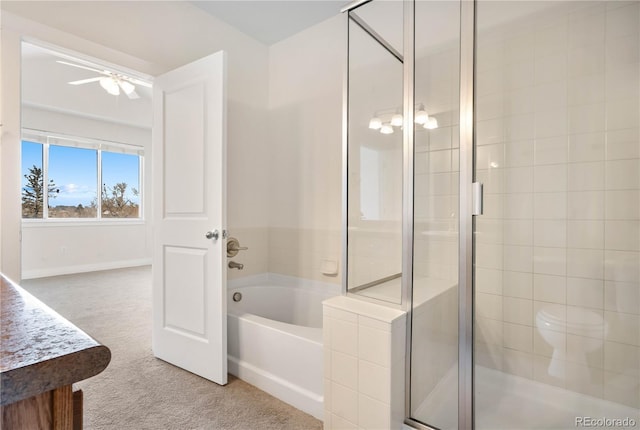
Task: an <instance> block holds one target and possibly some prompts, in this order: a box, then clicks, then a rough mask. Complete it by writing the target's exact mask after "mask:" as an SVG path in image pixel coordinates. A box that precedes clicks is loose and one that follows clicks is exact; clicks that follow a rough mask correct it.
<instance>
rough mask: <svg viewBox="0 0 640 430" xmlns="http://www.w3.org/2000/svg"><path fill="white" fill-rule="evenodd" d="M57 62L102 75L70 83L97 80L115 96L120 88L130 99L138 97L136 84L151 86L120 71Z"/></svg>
mask: <svg viewBox="0 0 640 430" xmlns="http://www.w3.org/2000/svg"><path fill="white" fill-rule="evenodd" d="M56 62H57V63H60V64H65V65H67V66H72V67H77V68H79V69H85V70H90V71H92V72H95V73H99V74H100V75H102V76H95V77H93V78H88V79H80V80H78V81H71V82H69V84H70V85H82V84H88V83H90V82H99V83H100V86H101V87H102V88H103V89H104V90H105V91H106V92H108V93H109V94H111V95H114V96H117V95H119V94H120V90H122V92H123V93H125V94H126V96H127V97H129V98H130V99H138V98H140V96H139V95H138V93H136V85H141V86H143V87H147V88H151V84H150V83H149V82H145V81H142V80H140V79H136V78H132V77H130V76H126V75H123V74H121V73H116V72H110V71H109V70H99V69H95V68H93V67H88V66H83V65H81V64H75V63H69V62H67V61H62V60H57V61H56Z"/></svg>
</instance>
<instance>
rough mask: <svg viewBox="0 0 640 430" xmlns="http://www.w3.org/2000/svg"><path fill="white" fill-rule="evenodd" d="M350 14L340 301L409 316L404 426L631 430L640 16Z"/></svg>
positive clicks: (534, 8)
mask: <svg viewBox="0 0 640 430" xmlns="http://www.w3.org/2000/svg"><path fill="white" fill-rule="evenodd" d="M347 12H348V15H349V19H348V23H349V31H348V35H349V42H348V58H349V61H348V79H347V82H348V85H347V91H346V92H345V106H346V109H345V130H344V133H345V142H346V145H345V180H346V191H347V192H346V209H345V215H344V220H345V224H346V225H345V227H346V231H347V235H346V239H345V244H344V246H345V250H346V255H347V270H346V274H345V277H346V279H345V285H347V292H348V293H349V294H356V295H358V296H360V297H363V298H364V299H366V300H382V301H385V302H388V303H389V304H390V305H391V306H397V307H401V308H402V309H404V310H406V311H408V312H409V313H410V327H409V336H408V337H407V383H406V387H407V389H406V390H407V392H406V417H407V420H406V421H407V423H408V424H410V425H412V426H414V427H418V428H435V429H456V428H460V429H469V428H476V429H500V428H502V429H530V428H531V429H533V428H545V429H565V428H566V429H569V428H580V427H598V426H600V427H601V428H605V427H607V426H608V427H613V426H617V427H621V428H640V136H639V130H640V2H637V1H631V2H623V1H566V2H563V1H553V2H549V1H532V2H527V1H519V2H502V1H488V0H477V1H475V2H471V1H462V2H456V1H419V0H418V1H415V2H414V1H383V0H373V1H361V2H357V3H354V4H352V5H351V6H350V7H348V8H347Z"/></svg>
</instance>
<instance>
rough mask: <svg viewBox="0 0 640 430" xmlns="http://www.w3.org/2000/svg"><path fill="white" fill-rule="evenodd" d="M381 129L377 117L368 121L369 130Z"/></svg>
mask: <svg viewBox="0 0 640 430" xmlns="http://www.w3.org/2000/svg"><path fill="white" fill-rule="evenodd" d="M380 127H382V121H381V120H380V118H378V117H373V118H371V119H370V120H369V128H370V129H372V130H377V129H379V128H380Z"/></svg>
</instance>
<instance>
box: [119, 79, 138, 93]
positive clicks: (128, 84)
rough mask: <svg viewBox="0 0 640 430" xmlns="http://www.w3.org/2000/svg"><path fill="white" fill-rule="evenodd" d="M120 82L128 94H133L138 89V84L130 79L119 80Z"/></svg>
mask: <svg viewBox="0 0 640 430" xmlns="http://www.w3.org/2000/svg"><path fill="white" fill-rule="evenodd" d="M118 84H119V85H120V88H122V91H124V93H125V94H126V95H129V94H131V93H132V92H134V91H135V89H136V86H135V85H133V84H132V83H131V82H128V81H118Z"/></svg>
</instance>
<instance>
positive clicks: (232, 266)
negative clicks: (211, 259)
mask: <svg viewBox="0 0 640 430" xmlns="http://www.w3.org/2000/svg"><path fill="white" fill-rule="evenodd" d="M229 269H238V270H242V269H244V264H242V263H236V262H235V261H230V262H229Z"/></svg>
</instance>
